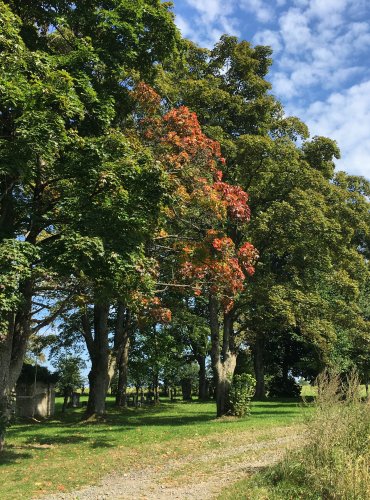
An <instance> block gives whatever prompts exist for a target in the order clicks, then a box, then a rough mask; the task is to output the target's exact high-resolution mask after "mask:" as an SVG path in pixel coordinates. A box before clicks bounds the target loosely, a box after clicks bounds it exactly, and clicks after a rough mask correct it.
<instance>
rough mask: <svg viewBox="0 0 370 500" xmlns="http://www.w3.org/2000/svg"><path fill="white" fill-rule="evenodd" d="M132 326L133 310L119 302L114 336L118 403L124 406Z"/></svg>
mask: <svg viewBox="0 0 370 500" xmlns="http://www.w3.org/2000/svg"><path fill="white" fill-rule="evenodd" d="M132 326H133V325H132V317H131V311H130V310H129V309H127V308H125V306H124V305H123V304H122V303H119V304H118V309H117V322H116V331H115V337H114V351H115V358H116V360H117V361H116V363H117V369H118V387H117V394H116V405H117V406H123V407H124V406H127V379H128V359H129V350H130V335H131V330H132Z"/></svg>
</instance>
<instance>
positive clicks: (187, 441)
mask: <svg viewBox="0 0 370 500" xmlns="http://www.w3.org/2000/svg"><path fill="white" fill-rule="evenodd" d="M111 403H113V402H112V401H111ZM58 404H59V405H61V402H60V403H58ZM81 412H82V409H78V410H73V411H72V410H71V412H70V413H69V414H67V416H66V417H62V416H61V414H57V417H56V418H55V419H54V420H53V421H48V422H46V423H32V424H28V423H27V424H23V425H15V426H14V427H13V428H11V429H10V431H9V448H8V450H7V451H6V453H5V456H4V462H3V466H2V467H1V468H0V485H1V486H0V496H1V498H2V499H3V500H15V499H19V498H24V499H26V498H39V497H43V498H48V499H53V500H54V499H63V498H79V499H80V498H84V499H87V498H89V499H98V498H99V499H101V498H138V499H140V498H148V499H150V498H152V499H161V498H163V499H164V498H183V499H185V498H196V497H197V498H202V499H203V498H217V497H218V496H219V495H222V490H223V489H224V488H227V487H228V486H230V485H231V484H233V483H234V482H236V481H238V480H240V479H242V478H245V477H247V476H248V475H250V474H251V473H253V472H256V471H258V470H260V469H261V468H264V467H265V466H268V465H270V464H273V463H275V462H276V461H279V459H281V458H282V457H283V455H284V453H285V451H286V450H287V449H288V448H294V447H297V446H299V445H300V443H302V434H303V433H302V408H301V406H300V404H299V403H298V402H296V401H278V400H274V401H268V402H262V403H260V402H259V403H254V405H253V407H252V414H251V416H250V417H247V418H243V419H235V418H233V417H224V418H221V419H215V418H214V403H212V402H210V403H198V402H193V403H180V402H177V403H170V402H165V403H163V404H161V405H160V406H158V407H150V408H142V409H136V410H135V409H128V410H116V409H114V408H113V407H112V408H111V409H110V411H109V413H108V415H107V417H106V419H105V420H101V421H92V422H81V421H80V420H79V419H80V418H81ZM85 485H89V486H88V487H87V488H86V487H85V488H84V486H85ZM90 485H94V486H90ZM68 492H72V493H68ZM221 498H222V496H221Z"/></svg>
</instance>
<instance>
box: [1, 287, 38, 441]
mask: <svg viewBox="0 0 370 500" xmlns="http://www.w3.org/2000/svg"><path fill="white" fill-rule="evenodd" d="M32 292H33V282H32V280H31V279H28V280H26V281H25V282H24V283H23V284H22V286H21V287H20V293H21V296H22V297H23V301H22V305H21V307H20V308H19V309H18V310H17V311H14V312H13V313H10V314H9V315H8V318H7V325H6V330H5V331H4V333H3V335H2V334H1V332H0V450H1V449H3V448H4V444H5V431H6V427H7V426H8V425H9V423H10V419H11V415H12V405H13V399H12V393H13V390H14V387H15V385H16V383H17V380H18V378H19V375H20V373H21V370H22V366H23V360H24V356H25V353H26V349H27V342H28V339H29V338H30V335H31V310H32Z"/></svg>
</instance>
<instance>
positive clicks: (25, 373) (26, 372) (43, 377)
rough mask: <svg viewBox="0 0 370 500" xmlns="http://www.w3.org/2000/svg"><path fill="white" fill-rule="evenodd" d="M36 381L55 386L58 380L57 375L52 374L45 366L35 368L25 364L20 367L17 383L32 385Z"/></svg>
mask: <svg viewBox="0 0 370 500" xmlns="http://www.w3.org/2000/svg"><path fill="white" fill-rule="evenodd" d="M35 379H36V381H39V382H44V383H45V384H55V383H56V382H57V381H58V379H59V375H58V373H52V372H50V371H49V370H48V368H47V367H46V366H35V365H30V364H28V363H25V364H24V365H23V367H22V371H21V374H20V376H19V379H18V381H19V382H20V383H25V384H33V383H34V382H35Z"/></svg>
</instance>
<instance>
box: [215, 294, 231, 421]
mask: <svg viewBox="0 0 370 500" xmlns="http://www.w3.org/2000/svg"><path fill="white" fill-rule="evenodd" d="M209 313H210V329H211V360H212V370H213V374H214V379H215V385H216V405H217V416H218V417H222V416H223V415H226V414H227V413H228V412H229V410H230V408H229V391H230V386H231V381H232V377H233V375H234V371H235V366H236V351H235V345H234V330H233V312H232V311H230V312H228V313H224V314H223V339H222V347H221V342H220V326H219V319H218V313H219V304H218V301H217V299H216V297H214V296H211V297H210V300H209Z"/></svg>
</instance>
